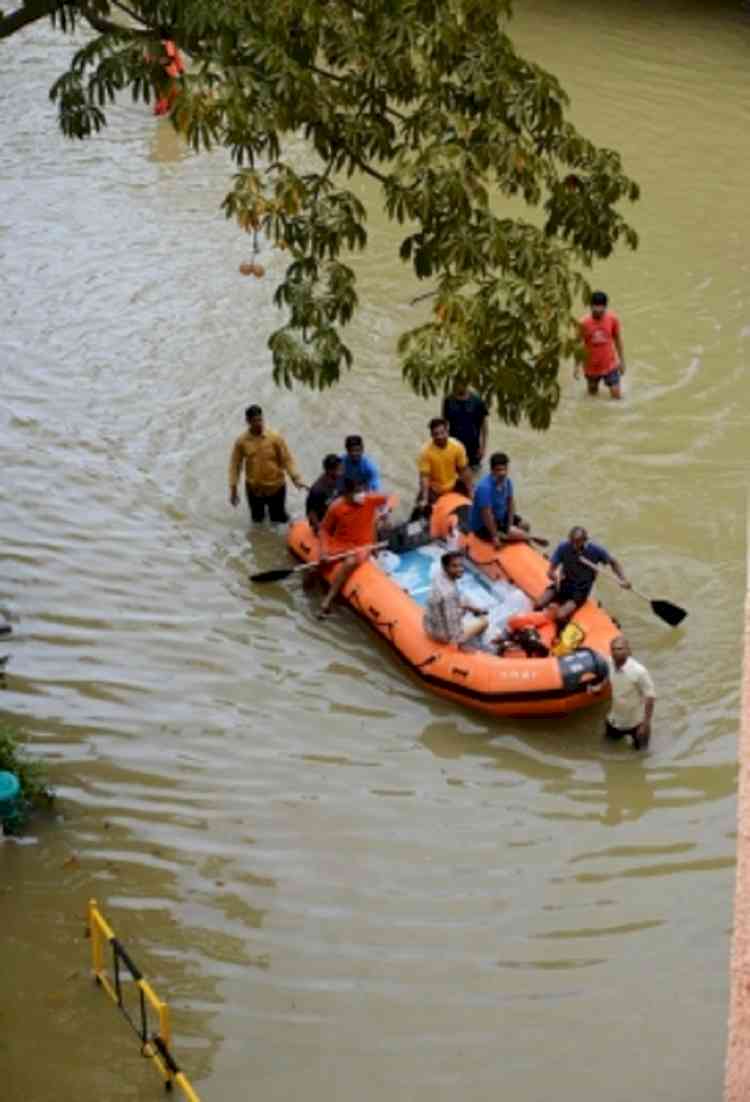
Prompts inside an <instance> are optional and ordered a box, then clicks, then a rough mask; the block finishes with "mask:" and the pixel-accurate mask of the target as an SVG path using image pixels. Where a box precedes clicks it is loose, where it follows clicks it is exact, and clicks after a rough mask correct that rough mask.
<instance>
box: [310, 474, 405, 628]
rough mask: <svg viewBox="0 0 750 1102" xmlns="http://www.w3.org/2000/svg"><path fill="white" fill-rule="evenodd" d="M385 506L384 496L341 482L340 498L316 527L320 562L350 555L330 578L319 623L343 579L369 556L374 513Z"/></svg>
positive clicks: (346, 481)
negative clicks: (329, 557) (342, 555)
mask: <svg viewBox="0 0 750 1102" xmlns="http://www.w3.org/2000/svg"><path fill="white" fill-rule="evenodd" d="M387 504H388V497H387V495H386V494H368V493H365V491H364V490H363V488H362V487H361V486H360V485H359V484H358V483H356V482H355V481H354V480H353V479H351V478H345V479H344V494H343V497H337V498H336V500H335V501H333V502H332V503H331V504H330V505H329V506H328V510H327V511H326V514H325V516H324V517H323V523H322V524H321V525H320V529H319V532H318V534H319V536H320V553H321V562H323V563H325V561H326V558H327V557H328V556H329V555H331V556H333V555H339V554H341V552H342V551H349V550H350V549H351V551H352V553H351V555H347V557H346V558H345V559H344V560H343V561H342V563H341V566H339V568H338V570H337V571H336V573H335V574H334V575H333V577H332V578H331V588H330V589H329V590H328V593H327V594H326V596H325V598H324V600H323V602H322V604H321V606H320V611H319V613H318V616H319V617H320V618H321V619H323V618H324V617H326V616H330V614H331V606H332V605H333V602H334V601H335V600H336V598H337V597H338V595H339V592H340V591H341V588H342V586H343V585H344V583H345V582H346V580H347V578H349V577H350V575H351V574H352V573H353V572H354V571H355V570H356V569H357V567H358V566H359V564H360V563H362V562H364V561H365V559H366V558H367V556H368V555H369V550H367V549H366V547H367V544H371V543H375V524H376V520H377V514H378V511H379V510H380V509H381V508H382V507H383V505H387Z"/></svg>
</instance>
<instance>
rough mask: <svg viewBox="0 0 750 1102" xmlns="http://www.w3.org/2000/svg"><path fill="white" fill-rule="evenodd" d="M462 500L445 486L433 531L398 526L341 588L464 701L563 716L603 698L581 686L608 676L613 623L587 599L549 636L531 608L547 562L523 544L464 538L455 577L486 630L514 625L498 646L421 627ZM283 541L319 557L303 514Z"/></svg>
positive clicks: (415, 666)
mask: <svg viewBox="0 0 750 1102" xmlns="http://www.w3.org/2000/svg"><path fill="white" fill-rule="evenodd" d="M468 504H470V503H469V502H468V500H467V499H466V498H465V497H463V496H461V495H459V494H445V495H443V497H441V498H439V499H438V502H437V503H436V505H435V507H434V509H433V513H432V518H431V523H430V530H429V532H427V533H426V534H425V533H423V534H421V535H420V533H419V532H416V531H415V529H416V528H418V527H419V526H418V525H416V526H413V525H408V526H405V528H402V529H401V530H400V532H399V531H397V533H396V538H395V539H394V540H393V541H392V542H391V549H390V550H389V551H387V552H382V553H380V554H379V555H377V556H372V557H370V558H369V559H368V560H367V561H366V562H363V563H362V565H361V566H359V567H358V568H357V569H356V570H355V571H354V573H353V574H352V575H351V577H350V578H349V580H348V581H347V582H346V584H345V585H344V587H343V589H342V591H341V595H342V597H343V598H344V599H345V600H346V601H347V602H348V604H349V605H350V606H351V607H352V608H353V609H354V611H355V612H357V613H358V614H359V615H360V616H361V617H362V618H363V619H365V620H367V622H368V623H369V624H370V626H371V627H372V628H373V629H374V630H375V631H376V632H378V634H379V635H380V636H381V637H382V638H383V639H384V640H385V641H386V642H387V643H388V644H389V645H390V647H391V648H392V649H393V650H394V651H395V652H396V654H397V655H398V656H399V657H400V658H401V659H402V661H404V662H405V663H406V664H407V666H408V667H409V668H410V669H411V671H412V673H413V674H414V675H415V676H416V677H417V678H419V680H420V681H421V682H423V684H424V685H425V686H426V687H427V688H429V689H431V690H432V691H433V692H435V693H437V694H438V695H440V696H443V697H447V698H448V699H450V700H457V701H460V702H461V703H462V704H465V705H467V706H468V707H470V708H474V709H476V710H478V711H481V712H485V713H488V714H490V715H496V716H543V715H564V714H566V713H568V712H574V711H576V710H577V709H579V708H585V707H587V706H588V705H590V704H593V703H595V702H596V701H597V700H601V699H602V698H603V697H604V696H606V693H598V694H597V695H596V696H592V694H591V693H590V692H589V691H587V690H588V689H589V688H590V687H591V686H592V685H593V684H596V683H599V682H601V681H602V680H604V679H605V678H606V676H607V667H606V663H605V661H604V659H605V657H606V656H608V655H609V644H610V640H612V639H613V638H614V637H615V636H616V635H618V634H619V629H618V627H617V625H616V624H615V623H614V621H613V620H612V619H610V617H609V616H608V615H607V613H606V612H605V611H604V610H603V609H602V608H601V607H600V606H599V605H598V604H597V603H596V602H595V601H593V600H591V599H589V600H588V601H587V602H586V604H585V605H583V606H582V607H581V608H580V609H579V610H578V611H577V612H576V614H575V617H574V621H573V622H571V624H569V625H568V627H567V628H566V629H565V631H564V632H563V633H562V636H561V638H560V639H553V636H554V633H555V629H554V626H553V625H552V624H551V623H550V621H549V620H548V618H547V617H546V616H545V615H544V614H542V613H535V612H532V611H531V608H532V604H533V601H534V600H536V599H537V598H538V597H539V596H541V594H542V592H543V591H544V589H545V588H546V586H547V583H548V579H547V569H548V565H549V564H548V562H547V560H546V559H545V558H544V556H543V555H541V554H540V553H539V552H538V551H536V550H535V549H534V548H533V547H532V546H531V545H530V544H528V543H513V544H508V545H506V546H505V547H503V548H501V549H500V550H497V549H496V548H495V547H493V546H492V545H490V544H488V543H485V542H483V541H481V540H478V539H477V538H476V537H475V536H474V535H473V534H469V535H467V536H462V537H461V542H462V543H463V546H464V550H465V553H466V571H465V574H464V577H463V579H462V580H461V582H460V583H459V585H460V587H461V589H463V590H465V591H466V592H467V594H468V595H470V597H471V599H472V601H473V602H474V603H475V604H479V603H480V602H481V603H482V607H486V608H487V609H488V612H489V615H490V628H489V629H488V632H487V634H489V633H491V632H492V633H495V634H497V633H499V631H501V630H502V629H506V634H508V633H509V632H510V633H512V634H511V642H510V644H509V645H507V646H506V649H505V651H504V653H503V654H502V655H499V654H497V653H493V652H492V651H490V650H480V649H477V650H469V649H463V648H460V647H458V646H454V645H451V644H445V643H438V642H436V641H435V640H434V639H431V638H430V637H429V636H428V635H426V634H425V632H424V629H423V626H422V617H423V613H424V605H425V602H426V600H427V597H428V595H429V592H430V589H431V586H432V577H433V575H434V572H435V570H439V569H440V557H441V555H443V554H444V553H445V551H446V549H447V547H446V539H448V538H449V537H451V536H452V535H453V539H454V541H455V538H456V535H455V533H456V531H457V529H456V526H457V520H458V517H459V516H460V515H461V514H462V512H464V507H465V506H467V505H468ZM288 543H289V547H290V549H291V551H292V552H293V553H294V554H295V555H296V556H297V557H298V558H300V559H303V560H304V561H306V562H310V561H312V560H315V559H317V558H318V557H319V544H318V539H317V537H316V536H315V535H314V533H313V532H312V530H311V529H310V526H309V524H308V523H307V521H306V520H300V521H296V522H295V523H293V524H291V525H290V527H289V535H288ZM336 566H337V564H332V565H331V566H329V567H328V568H326V570H325V571H324V572H323V574H324V577H326V578H330V576H331V575H332V574H333V573H334V571H335V569H336ZM514 629H515V630H514ZM528 629H533V630H532V631H531V632H529V631H528ZM524 632H526V636H525V637H524ZM529 638H531V640H533V642H534V644H535V645H534V646H532V647H526V649H522V647H521V646H517V645H515V640H520V641H521V642H524V643H526V642H527V641H528V639H529ZM540 643H541V644H542V645H541V646H539V644H540ZM572 648H575V649H572ZM540 655H545V656H544V657H542V656H540Z"/></svg>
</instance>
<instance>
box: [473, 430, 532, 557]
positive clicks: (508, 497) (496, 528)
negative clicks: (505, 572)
mask: <svg viewBox="0 0 750 1102" xmlns="http://www.w3.org/2000/svg"><path fill="white" fill-rule="evenodd" d="M509 463H510V460H509V459H508V456H507V455H506V454H505V452H495V453H494V454H493V455H491V456H490V473H489V474H486V475H485V476H484V478H480V480H479V482H478V483H477V486H476V489H475V490H474V497H473V500H472V503H471V517H470V519H469V527H470V528H471V530H472V532H473V533H474V535H475V536H478V537H479V539H480V540H490V541H491V542H492V543H494V545H495V547H500V546H501V545H502V544H503V543H508V542H509V541H511V540H527V539H528V538H529V537H528V535H527V533H526V531H525V530H524V528H523V521H522V520H521V518H520V517H519V516H518V514H517V513H516V503H515V498H514V496H513V483H512V482H511V480H510V479H509V478H508V465H509Z"/></svg>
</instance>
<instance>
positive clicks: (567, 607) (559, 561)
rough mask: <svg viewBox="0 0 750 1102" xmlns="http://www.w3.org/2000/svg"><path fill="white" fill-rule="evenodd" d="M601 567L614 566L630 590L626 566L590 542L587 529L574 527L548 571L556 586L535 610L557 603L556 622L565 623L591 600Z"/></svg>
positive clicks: (544, 594)
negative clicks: (591, 593) (623, 567)
mask: <svg viewBox="0 0 750 1102" xmlns="http://www.w3.org/2000/svg"><path fill="white" fill-rule="evenodd" d="M600 564H601V565H602V566H611V567H612V570H613V571H614V573H615V574H616V575H617V580H618V581H619V583H620V585H621V586H622V587H623V589H630V582H629V581H628V579H627V578H626V577H625V575H624V574H623V571H622V567H621V566H620V564H619V562H618V561H617V559H616V558H614V556H613V555H610V553H609V551H607V549H606V547H602V545H601V544H599V543H594V541H593V540H590V539H589V536H588V532H587V531H586V529H585V528H581V527H580V526H577V527H575V528H571V529H570V532H569V533H568V538H567V539H566V540H563V542H562V543H559V544H558V545H557V547H556V548H555V550H554V552H553V553H552V558H551V559H550V564H549V570H548V571H547V574H548V576H549V579H550V582H551V583H552V584H551V585H549V586H548V587H547V589H545V591H544V593H543V594H542V596H541V597H540V598H539V600H538V601H537V603H536V604H535V605H534V608H536V609H542V608H546V607H547V605H551V604H553V602H554V603H556V604H557V606H558V608H557V611H556V612H555V614H554V615H555V619H556V620H557V622H558V624H564V623H565V621H566V620H569V619H570V617H571V616H572V615H573V613H574V612H575V611H576V609H578V608H580V607H581V605H582V604H584V603H585V602H586V601H587V600H588V596H589V593H590V592H591V590H592V588H593V585H594V582H595V581H596V575H597V570H596V567H597V566H599V565H600Z"/></svg>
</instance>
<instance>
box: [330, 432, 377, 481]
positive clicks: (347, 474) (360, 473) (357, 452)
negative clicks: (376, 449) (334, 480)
mask: <svg viewBox="0 0 750 1102" xmlns="http://www.w3.org/2000/svg"><path fill="white" fill-rule="evenodd" d="M344 447H345V448H346V451H345V452H344V454H343V455H342V456H341V462H342V463H343V465H344V468H343V471H342V473H341V478H340V489H342V490H343V486H344V479H346V478H349V479H351V480H352V482H356V483H357V484H358V485H359V486H361V487H362V489H363V490H364V491H365V493H368V494H370V493H375V492H377V491H379V490H380V472H379V471H378V468H377V466H376V465H375V463H374V462H373V461H372V459H370V457H369V456H368V455H365V446H364V443H363V441H362V437H361V436H356V435H352V436H347V438H346V440H345V441H344Z"/></svg>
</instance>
